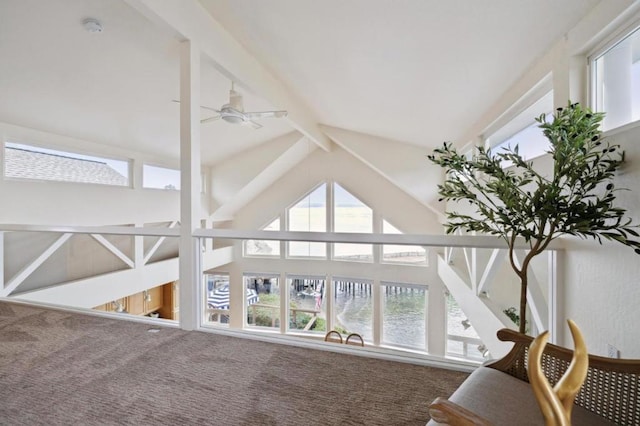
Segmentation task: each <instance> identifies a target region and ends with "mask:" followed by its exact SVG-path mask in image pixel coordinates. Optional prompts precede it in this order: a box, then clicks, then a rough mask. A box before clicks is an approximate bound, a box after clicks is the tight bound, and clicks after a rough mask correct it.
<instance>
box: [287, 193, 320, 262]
mask: <svg viewBox="0 0 640 426" xmlns="http://www.w3.org/2000/svg"><path fill="white" fill-rule="evenodd" d="M287 220H288V224H289V229H288V230H289V231H302V232H326V230H327V185H326V184H324V183H323V184H322V185H320V186H318V187H317V188H316V189H314V190H313V191H311V192H310V193H308V194H307V195H305V196H304V197H303V198H302V199H301V200H300V201H298V202H297V203H296V204H295V205H293V206H292V207H290V208H289V209H288V210H287ZM288 255H289V256H290V257H326V256H327V245H326V244H325V243H314V242H305V241H290V242H289V252H288Z"/></svg>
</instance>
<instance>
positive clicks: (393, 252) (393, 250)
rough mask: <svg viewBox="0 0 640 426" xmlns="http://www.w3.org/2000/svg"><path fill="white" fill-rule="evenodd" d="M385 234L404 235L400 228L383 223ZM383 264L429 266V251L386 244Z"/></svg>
mask: <svg viewBox="0 0 640 426" xmlns="http://www.w3.org/2000/svg"><path fill="white" fill-rule="evenodd" d="M382 232H383V233H384V234H403V233H404V232H401V231H400V230H399V229H398V228H396V227H395V226H393V225H392V224H390V223H389V222H387V221H386V220H383V221H382ZM382 262H383V263H401V264H405V265H427V250H426V249H425V248H424V247H422V246H405V245H391V244H384V245H383V246H382Z"/></svg>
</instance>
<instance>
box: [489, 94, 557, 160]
mask: <svg viewBox="0 0 640 426" xmlns="http://www.w3.org/2000/svg"><path fill="white" fill-rule="evenodd" d="M551 111H553V91H550V92H548V93H547V94H546V95H544V96H543V97H541V98H540V99H538V100H537V101H536V102H535V103H533V104H532V105H531V106H529V107H528V108H526V109H525V110H524V111H523V112H521V113H520V114H518V115H516V116H515V117H513V118H512V119H511V120H510V121H509V122H508V123H507V124H505V125H504V126H502V127H501V128H499V129H498V130H496V131H495V132H493V133H492V134H491V135H490V136H488V137H487V138H486V142H487V144H488V146H489V148H491V152H492V154H497V153H499V152H502V151H504V150H505V149H507V148H509V147H510V148H513V149H515V147H516V146H518V152H519V153H520V155H521V156H522V157H523V158H524V159H525V160H530V159H533V158H535V157H538V156H540V155H543V154H544V153H546V152H548V151H549V150H550V147H551V143H550V142H549V140H548V139H547V138H546V137H545V136H544V134H543V133H542V129H540V128H539V127H538V126H539V123H538V122H537V121H535V119H536V117H539V116H540V115H542V114H547V119H548V120H549V119H550V118H551ZM511 165H512V164H511V163H510V162H504V163H503V164H502V167H509V166H511Z"/></svg>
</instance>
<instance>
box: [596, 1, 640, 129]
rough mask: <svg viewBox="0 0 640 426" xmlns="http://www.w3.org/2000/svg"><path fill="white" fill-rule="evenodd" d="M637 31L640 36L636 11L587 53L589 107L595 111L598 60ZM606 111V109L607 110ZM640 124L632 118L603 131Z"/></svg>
mask: <svg viewBox="0 0 640 426" xmlns="http://www.w3.org/2000/svg"><path fill="white" fill-rule="evenodd" d="M635 32H639V36H640V13H636V14H635V15H634V16H633V17H632V18H630V19H628V20H627V21H626V22H625V23H624V24H622V25H621V26H620V27H619V29H618V30H617V31H612V32H611V33H610V34H609V35H608V36H606V37H604V38H603V39H602V40H601V41H600V42H599V43H598V44H596V46H595V47H594V48H593V49H591V50H590V51H589V53H588V54H587V55H586V59H587V79H588V83H587V99H588V104H589V107H590V108H591V109H592V110H593V111H597V112H600V111H598V109H597V104H598V99H597V92H598V89H597V70H596V68H597V67H596V61H597V60H598V59H600V58H601V57H603V56H604V55H605V54H607V52H609V51H611V50H612V49H613V48H615V47H616V46H617V45H618V44H620V43H622V42H623V41H624V40H626V39H627V38H628V37H630V36H631V35H632V34H634V33H635ZM605 112H606V111H605ZM638 126H640V119H637V120H632V121H629V122H627V123H624V124H621V125H619V126H616V127H612V128H610V129H606V130H604V131H603V132H605V133H608V132H612V131H618V130H620V129H629V128H634V127H638Z"/></svg>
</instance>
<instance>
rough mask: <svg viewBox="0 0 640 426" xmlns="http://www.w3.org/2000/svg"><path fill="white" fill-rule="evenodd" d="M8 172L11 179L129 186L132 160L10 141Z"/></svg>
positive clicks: (6, 155)
mask: <svg viewBox="0 0 640 426" xmlns="http://www.w3.org/2000/svg"><path fill="white" fill-rule="evenodd" d="M4 175H5V176H6V177H8V178H17V179H36V180H48V181H59V182H76V183H97V184H101V185H116V186H128V185H129V162H128V161H123V160H113V159H109V158H103V157H93V156H89V155H82V154H76V153H73V152H68V151H59V150H54V149H46V148H40V147H36V146H31V145H24V144H17V143H11V142H7V143H6V144H5V148H4Z"/></svg>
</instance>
